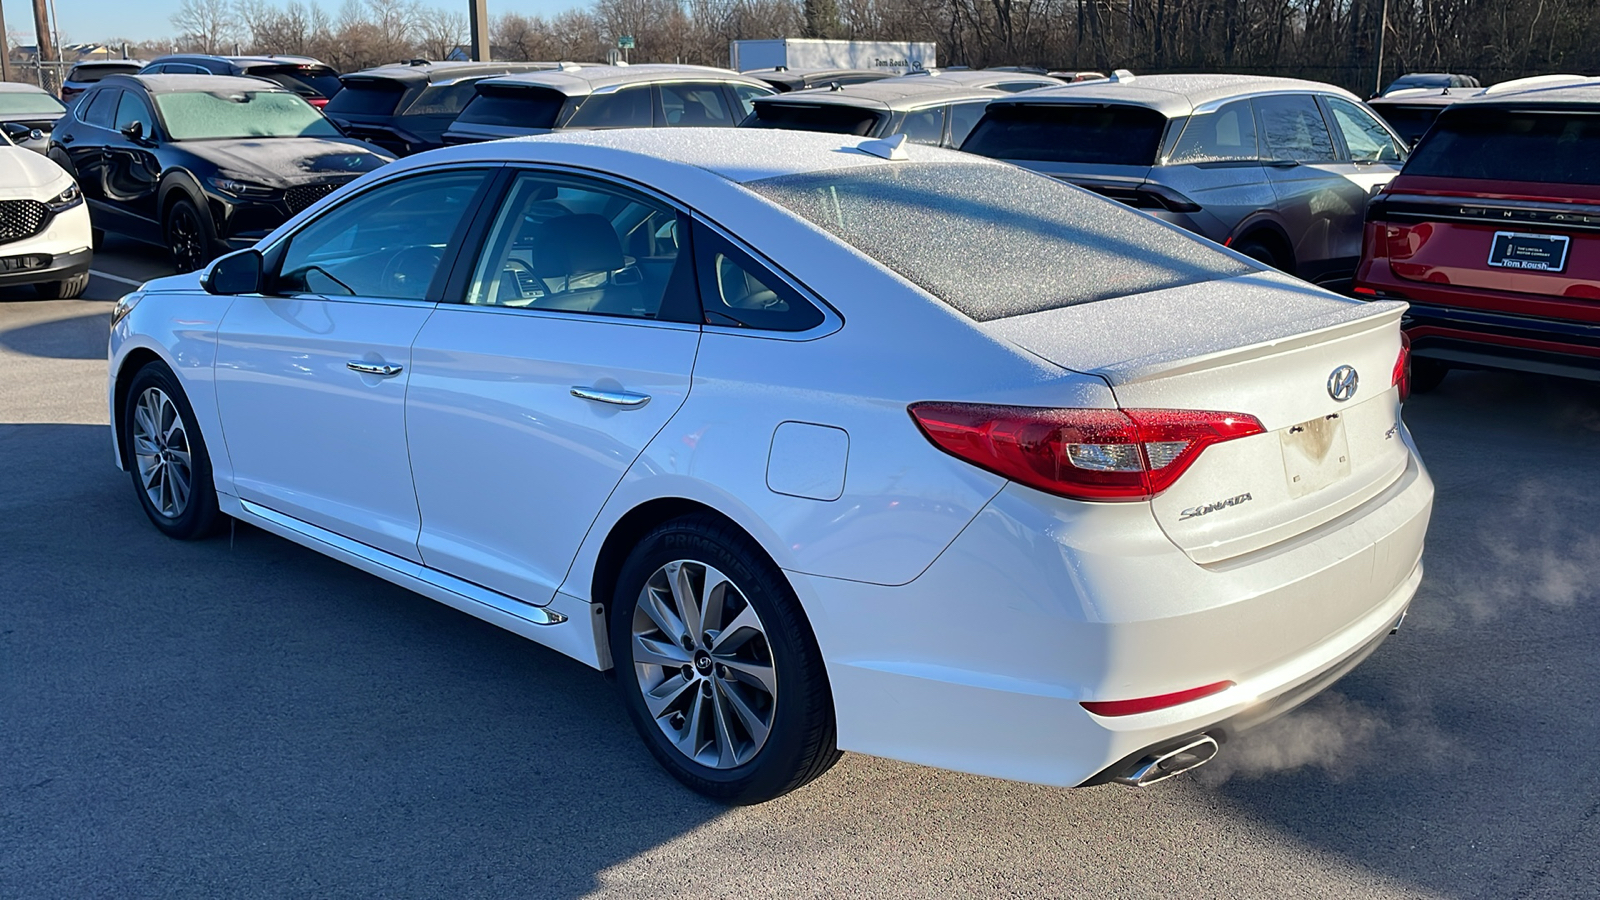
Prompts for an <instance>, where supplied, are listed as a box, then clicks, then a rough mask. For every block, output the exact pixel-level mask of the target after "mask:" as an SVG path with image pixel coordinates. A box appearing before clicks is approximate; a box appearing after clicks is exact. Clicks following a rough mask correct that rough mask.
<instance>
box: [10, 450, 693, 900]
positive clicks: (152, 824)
mask: <svg viewBox="0 0 1600 900" xmlns="http://www.w3.org/2000/svg"><path fill="white" fill-rule="evenodd" d="M107 442H108V436H107V434H106V430H105V429H104V428H102V427H96V426H80V425H0V459H4V460H6V462H7V464H6V465H5V466H0V548H3V556H0V571H3V573H4V574H3V575H0V581H3V583H4V584H5V585H7V587H6V588H5V589H4V590H3V591H0V594H3V600H0V667H3V668H4V676H3V678H0V682H3V683H0V720H3V721H4V723H5V725H4V726H3V727H0V796H3V797H4V800H3V802H0V883H4V884H6V885H7V887H6V890H5V893H6V894H8V895H11V896H18V897H88V896H115V897H121V898H134V897H173V896H229V897H244V896H267V897H291V896H316V897H334V896H363V897H366V896H389V897H395V896H428V897H448V896H515V897H576V896H580V895H582V894H585V893H587V892H589V891H591V890H593V888H594V886H595V884H596V881H595V876H596V873H597V872H599V871H601V870H603V869H605V868H606V867H608V866H613V865H615V864H617V863H620V862H622V861H624V860H627V859H629V858H631V857H633V856H635V855H637V854H639V853H641V852H642V851H644V850H647V849H648V848H651V847H655V846H658V845H660V844H662V843H664V842H666V841H668V840H669V839H671V838H673V837H675V836H677V835H679V834H681V833H683V832H685V831H687V830H690V829H693V828H695V827H697V826H698V825H700V824H702V823H704V822H706V821H707V820H709V819H711V818H712V817H715V816H717V815H719V813H721V812H722V811H723V810H722V808H721V807H718V806H715V805H713V804H711V803H709V802H706V801H703V800H701V799H699V798H698V797H696V796H694V795H692V794H690V793H688V792H687V791H685V790H683V789H682V788H680V787H679V786H678V784H677V783H676V782H674V781H672V780H671V779H670V778H669V777H668V776H667V775H666V774H665V773H664V772H662V771H661V770H660V769H659V768H658V767H657V766H656V764H655V762H654V761H653V760H652V759H651V758H650V755H649V754H648V753H647V752H646V751H645V749H644V747H643V745H642V744H640V743H639V741H638V739H637V738H636V736H635V734H634V732H633V730H632V727H631V725H630V724H629V722H628V720H627V718H626V716H625V714H624V713H623V711H622V709H621V707H620V705H619V704H618V703H617V702H616V701H615V700H614V698H613V693H612V690H611V687H610V685H609V684H608V683H607V682H606V681H605V679H604V678H603V677H602V676H601V675H599V674H598V673H596V672H593V671H591V670H589V669H587V668H585V667H583V666H581V665H579V664H577V663H575V662H572V661H570V660H567V659H566V658H564V657H562V656H560V655H558V654H556V653H554V652H553V651H549V650H545V649H543V648H541V647H538V646H536V645H534V644H532V643H529V642H527V641H525V640H523V639H521V638H518V637H516V636H514V635H512V634H509V633H507V632H503V631H501V630H499V629H497V628H494V627H492V626H489V625H486V624H484V623H482V622H479V621H477V620H475V619H472V618H470V617H468V616H466V615H463V614H461V613H457V612H455V611H454V610H451V609H449V608H448V607H445V606H443V605H441V604H438V603H434V602H433V601H430V600H427V599H425V598H423V597H420V596H417V595H415V594H411V593H409V592H407V591H404V590H401V589H399V588H396V587H393V586H391V585H389V584H387V583H385V582H382V581H379V580H377V579H375V578H371V577H369V576H367V575H365V574H362V573H360V572H357V571H356V570H354V569H351V568H349V567H347V566H344V565H342V564H339V563H337V562H334V561H332V560H329V559H326V558H324V557H322V556H319V555H317V554H314V553H312V552H310V551H308V550H304V549H302V548H300V547H298V546H295V545H293V544H291V543H289V542H287V541H284V540H280V539H279V538H277V537H274V536H272V535H269V534H266V533H264V532H261V531H257V530H255V529H251V528H248V527H240V528H239V529H238V531H237V533H236V534H234V535H233V538H232V541H231V545H230V538H229V535H228V534H227V533H224V534H223V535H222V536H220V537H218V538H214V539H211V540H207V541H204V542H200V543H190V544H185V543H179V542H175V541H170V540H167V539H165V538H163V537H161V536H160V535H158V534H157V533H156V532H155V531H154V529H152V528H151V527H150V526H149V525H148V523H146V522H145V520H144V518H143V514H142V512H141V510H140V508H139V506H138V504H137V501H136V500H135V498H134V495H133V493H132V488H131V486H130V484H129V483H128V479H127V476H125V475H123V474H122V473H120V472H118V471H116V470H115V469H114V468H113V467H112V465H111V463H110V461H109V459H108V458H107V457H108V453H107V451H106V447H107V446H108V443H107ZM62 459H71V460H89V461H92V464H91V465H88V466H61V465H58V464H57V462H56V461H58V460H62ZM328 873H338V880H337V883H332V884H330V883H329V882H328V880H327V876H328Z"/></svg>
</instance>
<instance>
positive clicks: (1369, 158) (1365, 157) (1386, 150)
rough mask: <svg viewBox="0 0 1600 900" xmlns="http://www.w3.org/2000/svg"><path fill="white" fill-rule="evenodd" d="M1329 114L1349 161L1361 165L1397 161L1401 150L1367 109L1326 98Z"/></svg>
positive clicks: (1341, 100)
mask: <svg viewBox="0 0 1600 900" xmlns="http://www.w3.org/2000/svg"><path fill="white" fill-rule="evenodd" d="M1327 102H1328V111H1329V112H1331V113H1333V121H1334V124H1336V125H1338V126H1339V133H1340V134H1341V135H1343V136H1344V145H1345V146H1346V147H1348V148H1349V149H1350V158H1351V159H1353V160H1358V161H1361V162H1398V161H1399V160H1400V147H1399V145H1397V144H1396V143H1395V140H1394V136H1393V135H1391V134H1389V131H1388V129H1386V128H1384V127H1383V125H1382V123H1380V122H1379V121H1378V120H1377V119H1374V118H1373V117H1372V116H1371V115H1369V114H1368V113H1367V111H1366V110H1364V109H1362V108H1361V107H1359V106H1357V105H1355V104H1354V103H1351V102H1350V101H1348V100H1343V99H1340V98H1338V97H1328V98H1327Z"/></svg>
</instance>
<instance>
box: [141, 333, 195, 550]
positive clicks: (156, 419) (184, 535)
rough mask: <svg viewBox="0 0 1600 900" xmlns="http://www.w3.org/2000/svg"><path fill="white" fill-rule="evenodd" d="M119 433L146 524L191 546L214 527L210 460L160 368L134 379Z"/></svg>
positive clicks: (173, 379) (174, 381) (173, 381)
mask: <svg viewBox="0 0 1600 900" xmlns="http://www.w3.org/2000/svg"><path fill="white" fill-rule="evenodd" d="M122 434H123V436H124V440H125V441H126V442H127V453H126V456H125V458H126V460H127V462H128V470H129V473H130V474H131V475H132V477H133V487H134V492H135V493H137V494H138V496H139V503H140V505H141V506H143V507H144V512H145V515H146V516H149V517H150V521H151V523H152V524H154V525H155V526H156V528H158V529H160V530H161V532H162V533H163V534H165V535H167V536H168V537H172V538H177V539H179V540H185V541H192V540H196V539H198V538H203V537H205V536H206V535H208V534H210V533H211V532H212V530H213V528H214V527H215V525H216V523H217V492H216V486H215V484H214V483H213V481H212V478H211V457H210V456H209V455H208V454H207V453H206V443H205V438H204V437H202V436H201V434H200V426H199V425H198V424H197V423H196V422H195V417H194V410H193V409H192V408H191V407H190V406H189V400H188V398H187V397H185V396H184V394H183V389H182V387H180V386H179V384H178V378H177V376H176V375H173V374H172V370H171V369H169V368H167V366H166V365H165V364H164V363H160V362H151V363H148V364H146V365H145V367H144V368H142V369H140V370H139V371H138V372H137V373H135V374H134V376H133V380H132V381H131V382H130V383H129V385H128V396H127V399H126V400H125V401H124V402H123V407H122Z"/></svg>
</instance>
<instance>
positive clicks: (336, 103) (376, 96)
mask: <svg viewBox="0 0 1600 900" xmlns="http://www.w3.org/2000/svg"><path fill="white" fill-rule="evenodd" d="M405 92H406V88H405V85H403V84H401V83H400V82H398V81H391V80H389V79H387V78H351V79H349V80H347V81H345V83H344V90H342V91H340V92H339V93H337V94H335V95H334V96H333V99H332V100H329V101H328V105H327V106H326V107H325V110H326V111H327V113H328V115H330V116H338V115H347V116H392V115H394V108H395V106H396V105H398V104H399V103H400V95H402V94H404V93H405Z"/></svg>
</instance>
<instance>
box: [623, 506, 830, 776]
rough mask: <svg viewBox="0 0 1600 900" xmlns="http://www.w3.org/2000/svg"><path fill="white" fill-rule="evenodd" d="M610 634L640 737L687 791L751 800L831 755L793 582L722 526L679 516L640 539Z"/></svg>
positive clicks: (814, 658) (816, 770)
mask: <svg viewBox="0 0 1600 900" xmlns="http://www.w3.org/2000/svg"><path fill="white" fill-rule="evenodd" d="M702 615H704V617H705V621H704V622H703V623H701V624H700V626H699V627H698V628H695V627H694V624H695V622H694V620H696V619H698V618H700V617H701V616H702ZM695 631H698V632H699V633H698V634H693V633H691V632H695ZM610 642H611V659H612V663H613V664H614V665H615V666H616V676H617V677H616V682H617V686H618V688H619V690H620V691H621V692H622V695H623V702H624V704H625V705H626V706H627V709H628V714H629V716H630V718H632V719H633V723H634V726H635V727H636V728H637V729H638V731H639V735H640V737H642V738H643V739H644V742H645V745H646V746H647V747H649V748H650V752H651V754H652V755H654V756H655V758H656V760H657V761H658V762H660V763H661V765H662V766H663V767H664V768H666V770H667V771H669V772H671V773H672V775H673V776H674V777H676V778H677V779H678V780H679V781H681V782H683V783H684V784H685V785H687V786H688V787H690V788H691V789H693V790H695V791H697V792H699V793H701V794H704V795H706V796H708V797H712V798H714V799H717V800H721V801H723V802H727V803H760V802H762V801H765V800H770V799H772V798H774V797H778V796H781V795H783V794H786V793H788V792H789V791H792V790H794V789H796V788H798V787H800V786H802V785H804V784H806V783H807V782H809V781H811V780H812V779H814V778H816V777H817V776H819V775H821V774H822V773H823V772H826V771H827V770H828V769H829V767H831V766H832V765H833V764H834V763H835V762H837V761H838V759H839V756H840V753H839V750H838V747H837V739H836V737H835V734H836V732H835V727H834V718H833V698H832V694H831V692H830V691H829V688H828V676H827V672H826V671H825V669H824V667H823V662H822V654H821V652H820V651H819V650H818V649H817V643H816V639H815V637H814V636H813V635H812V633H811V628H810V625H809V624H808V623H807V622H806V619H805V616H804V614H803V612H802V611H801V609H800V603H799V600H798V599H797V598H796V597H795V594H794V589H793V588H791V587H790V586H789V583H788V581H787V580H786V579H785V578H784V577H783V573H782V572H781V571H779V570H778V568H777V567H776V566H774V565H773V564H772V562H771V561H770V560H769V559H767V557H766V555H765V554H764V553H762V552H761V550H760V548H759V547H757V546H756V544H755V543H754V542H753V541H752V540H751V539H750V538H749V537H748V536H747V535H745V534H744V533H743V532H741V531H739V530H738V529H737V528H734V527H732V526H731V525H730V524H728V523H727V522H725V521H723V520H721V519H719V518H717V517H715V516H712V515H709V514H696V515H690V516H685V517H683V518H680V519H674V520H672V521H670V522H667V523H665V524H663V525H661V526H659V527H657V528H656V529H655V530H653V531H651V532H650V533H649V534H647V535H645V537H644V538H643V539H642V540H640V541H639V543H638V545H637V546H635V547H634V549H633V552H632V553H630V554H629V555H628V558H627V561H626V562H625V563H623V565H622V569H621V572H620V573H619V576H618V579H617V588H616V593H615V595H614V596H613V598H612V600H611V617H610ZM647 696H648V699H647Z"/></svg>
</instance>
